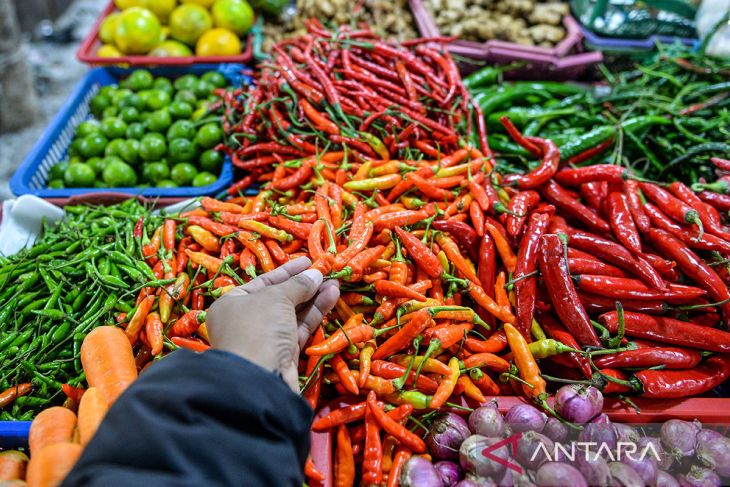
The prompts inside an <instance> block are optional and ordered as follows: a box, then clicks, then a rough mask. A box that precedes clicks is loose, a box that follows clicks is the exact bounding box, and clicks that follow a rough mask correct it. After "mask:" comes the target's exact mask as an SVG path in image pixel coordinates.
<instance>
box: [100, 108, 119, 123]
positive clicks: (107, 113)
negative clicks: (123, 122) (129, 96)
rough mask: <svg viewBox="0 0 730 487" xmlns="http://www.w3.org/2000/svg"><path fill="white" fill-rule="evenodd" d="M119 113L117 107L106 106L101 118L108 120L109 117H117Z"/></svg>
mask: <svg viewBox="0 0 730 487" xmlns="http://www.w3.org/2000/svg"><path fill="white" fill-rule="evenodd" d="M117 114H119V110H117V107H106V108H105V109H104V113H102V114H101V119H102V120H106V119H107V118H112V117H116V116H117Z"/></svg>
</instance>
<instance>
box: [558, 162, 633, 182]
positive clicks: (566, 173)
mask: <svg viewBox="0 0 730 487" xmlns="http://www.w3.org/2000/svg"><path fill="white" fill-rule="evenodd" d="M629 174H630V173H629V170H628V169H626V168H625V167H622V166H616V165H614V164H593V165H591V166H585V167H576V168H565V169H561V170H560V171H558V172H557V174H555V180H556V181H557V182H558V183H560V184H564V185H566V186H579V185H581V184H584V183H591V182H594V181H606V182H609V183H616V184H621V183H622V182H624V181H625V180H626V179H628V177H629Z"/></svg>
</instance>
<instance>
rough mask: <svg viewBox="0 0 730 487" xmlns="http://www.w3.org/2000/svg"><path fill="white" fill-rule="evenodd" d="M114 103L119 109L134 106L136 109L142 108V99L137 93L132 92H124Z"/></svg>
mask: <svg viewBox="0 0 730 487" xmlns="http://www.w3.org/2000/svg"><path fill="white" fill-rule="evenodd" d="M116 105H117V107H118V108H120V109H122V108H127V107H134V108H136V109H137V110H144V100H143V99H142V97H141V96H139V94H137V93H132V92H129V93H127V94H124V95H123V96H122V97H121V98H120V99H119V103H117V104H116Z"/></svg>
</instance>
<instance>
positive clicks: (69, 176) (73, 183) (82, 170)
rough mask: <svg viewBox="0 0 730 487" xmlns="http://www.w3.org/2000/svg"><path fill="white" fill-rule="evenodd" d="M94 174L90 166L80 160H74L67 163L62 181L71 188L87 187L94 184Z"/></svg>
mask: <svg viewBox="0 0 730 487" xmlns="http://www.w3.org/2000/svg"><path fill="white" fill-rule="evenodd" d="M94 179H96V174H94V170H93V169H91V166H88V165H87V164H83V163H81V162H74V163H72V164H69V165H68V168H66V172H65V173H64V175H63V182H64V183H66V186H69V187H71V188H88V187H90V186H91V185H93V184H94Z"/></svg>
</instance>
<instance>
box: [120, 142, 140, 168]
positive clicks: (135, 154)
mask: <svg viewBox="0 0 730 487" xmlns="http://www.w3.org/2000/svg"><path fill="white" fill-rule="evenodd" d="M119 148H120V153H119V156H120V157H121V158H122V159H124V161H125V162H128V163H130V164H136V163H137V162H138V161H139V140H135V139H127V140H125V141H124V143H123V144H122V145H120V146H119Z"/></svg>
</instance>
